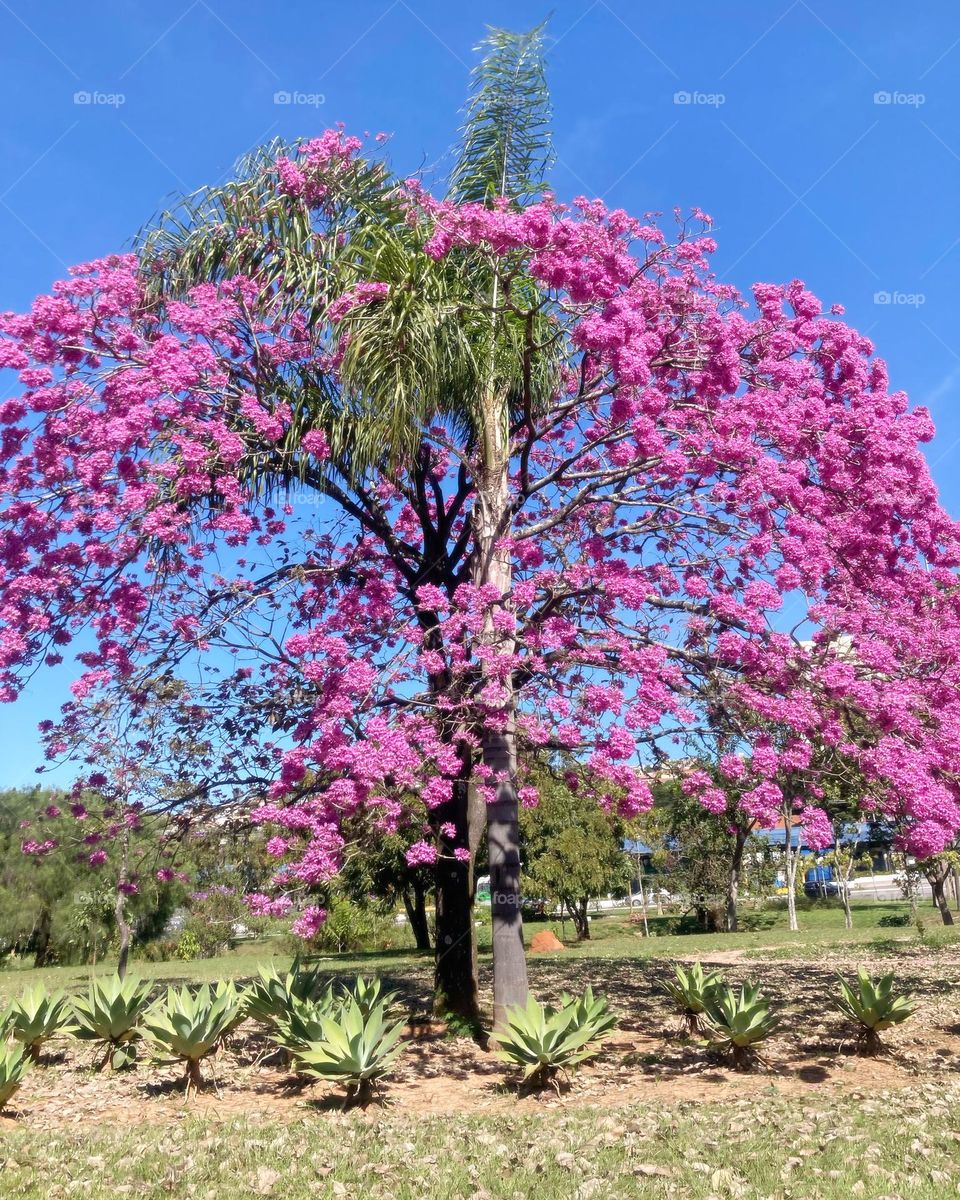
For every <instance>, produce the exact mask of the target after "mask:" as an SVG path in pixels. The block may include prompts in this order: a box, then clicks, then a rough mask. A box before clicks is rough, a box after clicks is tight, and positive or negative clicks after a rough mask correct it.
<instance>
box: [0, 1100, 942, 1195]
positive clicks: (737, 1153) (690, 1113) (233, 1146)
mask: <svg viewBox="0 0 960 1200" xmlns="http://www.w3.org/2000/svg"><path fill="white" fill-rule="evenodd" d="M958 1100H960V1089H957V1088H956V1087H955V1086H954V1087H951V1088H949V1089H946V1090H935V1089H911V1090H907V1091H903V1092H900V1093H897V1094H896V1095H890V1096H888V1095H884V1094H874V1095H867V1094H858V1095H857V1096H852V1097H849V1098H848V1099H845V1100H844V1101H843V1102H838V1101H828V1102H826V1103H820V1102H817V1103H810V1104H805V1105H797V1104H796V1103H795V1102H792V1101H790V1100H788V1099H784V1098H783V1097H780V1096H778V1095H776V1094H775V1093H773V1092H771V1093H770V1094H768V1095H766V1096H765V1097H764V1098H763V1102H762V1103H761V1104H759V1105H758V1104H756V1103H754V1102H752V1101H746V1100H740V1101H736V1100H735V1101H732V1102H730V1103H727V1104H724V1105H718V1104H709V1103H708V1104H695V1103H687V1104H680V1105H677V1106H674V1107H671V1108H669V1109H666V1110H663V1109H655V1108H652V1107H651V1106H649V1105H642V1104H635V1105H631V1106H630V1107H614V1108H579V1109H576V1110H569V1111H567V1110H564V1111H556V1110H550V1109H548V1110H546V1111H544V1112H541V1113H534V1114H527V1113H524V1114H523V1115H522V1116H520V1117H517V1116H511V1115H498V1116H495V1117H483V1116H474V1117H471V1116H463V1115H459V1114H458V1115H457V1117H456V1119H449V1118H443V1117H428V1118H426V1119H423V1120H410V1119H409V1118H400V1117H397V1116H396V1115H393V1114H391V1113H390V1112H389V1111H388V1112H386V1113H376V1114H374V1115H372V1116H370V1115H362V1114H358V1113H356V1114H345V1115H338V1116H335V1117H334V1116H328V1117H326V1118H323V1120H324V1121H325V1123H324V1124H320V1123H319V1122H320V1120H321V1118H318V1116H316V1115H315V1114H308V1115H305V1116H300V1117H298V1118H297V1119H294V1120H291V1121H288V1122H284V1123H278V1122H276V1121H271V1120H267V1121H258V1120H256V1119H251V1118H246V1119H242V1120H226V1121H216V1122H214V1121H209V1120H199V1119H197V1118H194V1117H186V1118H185V1119H184V1120H182V1121H180V1122H178V1123H177V1124H176V1125H175V1126H170V1127H165V1128H153V1129H151V1128H147V1129H144V1128H132V1129H131V1128H127V1129H123V1130H120V1131H109V1130H102V1129H100V1130H94V1131H90V1130H89V1129H86V1130H83V1131H79V1130H71V1129H64V1130H62V1131H60V1132H58V1133H53V1134H46V1135H44V1136H43V1137H42V1138H39V1137H37V1136H30V1135H27V1134H24V1133H15V1134H12V1135H8V1136H7V1140H6V1143H5V1157H6V1161H5V1162H4V1164H3V1169H2V1173H0V1181H2V1182H0V1187H2V1194H3V1196H4V1197H5V1198H7V1197H10V1198H13V1197H23V1198H25V1200H27V1198H30V1200H33V1198H38V1200H39V1198H41V1197H42V1198H44V1200H46V1198H48V1197H49V1198H53V1197H69V1196H82V1197H85V1198H87V1200H114V1198H115V1197H117V1196H134V1197H145V1198H154V1197H155V1198H157V1200H161V1198H164V1197H170V1196H176V1197H181V1196H184V1197H186V1196H196V1197H198V1200H219V1198H220V1197H229V1198H230V1200H246V1198H247V1197H250V1198H253V1197H258V1196H274V1197H277V1200H317V1198H319V1197H360V1196H364V1197H370V1198H371V1200H376V1198H383V1200H424V1198H425V1197H429V1198H430V1200H448V1198H449V1200H454V1198H457V1200H460V1198H466V1197H470V1198H472V1200H500V1198H501V1197H502V1198H503V1200H507V1198H510V1197H516V1198H518V1200H519V1198H527V1197H536V1200H569V1198H571V1197H576V1198H578V1200H580V1198H582V1200H587V1198H588V1197H596V1200H617V1198H618V1197H661V1196H663V1197H668V1196H673V1197H679V1198H682V1200H709V1198H711V1197H713V1198H717V1200H719V1198H721V1197H782V1198H784V1200H787V1198H788V1197H796V1198H797V1200H817V1198H819V1197H823V1198H824V1200H840V1198H841V1197H842V1198H844V1200H846V1198H847V1197H850V1196H854V1197H859V1198H860V1200H881V1198H883V1197H886V1198H887V1200H892V1198H893V1197H904V1198H906V1197H909V1198H910V1200H942V1198H943V1197H945V1196H948V1195H956V1194H957V1192H958V1183H960V1163H958V1160H957V1152H956V1150H957V1142H958V1140H960V1106H958V1103H957V1102H958Z"/></svg>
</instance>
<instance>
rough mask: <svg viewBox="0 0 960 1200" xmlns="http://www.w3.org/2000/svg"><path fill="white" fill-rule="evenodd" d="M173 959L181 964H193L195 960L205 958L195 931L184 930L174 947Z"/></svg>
mask: <svg viewBox="0 0 960 1200" xmlns="http://www.w3.org/2000/svg"><path fill="white" fill-rule="evenodd" d="M173 957H174V958H176V959H179V961H180V962H193V960H194V959H195V958H202V957H203V946H202V945H201V943H200V939H199V937H197V934H196V932H195V930H193V929H184V931H183V933H181V934H180V937H179V939H178V940H177V944H176V946H174V949H173Z"/></svg>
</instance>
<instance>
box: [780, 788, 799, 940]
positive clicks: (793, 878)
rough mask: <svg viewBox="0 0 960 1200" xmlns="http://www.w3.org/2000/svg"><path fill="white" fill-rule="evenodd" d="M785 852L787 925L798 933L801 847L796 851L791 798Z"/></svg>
mask: <svg viewBox="0 0 960 1200" xmlns="http://www.w3.org/2000/svg"><path fill="white" fill-rule="evenodd" d="M783 833H784V838H783V852H784V855H785V858H784V870H785V872H786V878H787V927H788V928H789V930H790V932H791V933H798V932H799V930H800V926H799V925H798V923H797V866H798V864H799V860H800V847H799V846H797V850H796V853H794V850H793V803H792V801H790V800H787V801H785V802H784V805H783Z"/></svg>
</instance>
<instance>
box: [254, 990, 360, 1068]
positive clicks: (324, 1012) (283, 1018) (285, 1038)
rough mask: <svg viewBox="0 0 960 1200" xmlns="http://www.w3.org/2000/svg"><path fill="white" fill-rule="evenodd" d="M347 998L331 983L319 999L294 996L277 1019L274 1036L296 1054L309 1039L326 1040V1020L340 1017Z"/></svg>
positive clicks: (307, 1043) (278, 1042)
mask: <svg viewBox="0 0 960 1200" xmlns="http://www.w3.org/2000/svg"><path fill="white" fill-rule="evenodd" d="M347 1000H348V997H347V996H343V995H341V994H340V993H338V992H336V991H334V989H333V987H332V986H331V987H328V988H326V989H325V990H324V992H323V993H322V994H321V995H320V997H319V998H318V999H316V1000H298V999H297V998H296V997H293V998H292V999H291V1001H290V1005H289V1007H288V1008H287V1010H286V1012H283V1013H280V1014H279V1015H278V1016H277V1018H276V1019H275V1020H274V1023H273V1028H272V1030H271V1037H272V1038H273V1040H274V1041H275V1042H276V1043H277V1045H278V1046H280V1048H281V1049H283V1050H285V1051H286V1052H287V1055H288V1056H291V1055H295V1054H296V1053H297V1052H298V1051H300V1050H302V1049H303V1048H304V1047H305V1046H307V1045H309V1044H310V1042H319V1041H322V1040H323V1038H324V1031H323V1022H324V1021H325V1020H333V1021H336V1020H338V1019H339V1017H340V1016H341V1014H342V1012H343V1008H344V1005H345V1004H346V1003H347ZM358 1007H359V1005H358ZM361 1012H363V1009H362V1008H361ZM363 1015H364V1017H366V1016H369V1012H363Z"/></svg>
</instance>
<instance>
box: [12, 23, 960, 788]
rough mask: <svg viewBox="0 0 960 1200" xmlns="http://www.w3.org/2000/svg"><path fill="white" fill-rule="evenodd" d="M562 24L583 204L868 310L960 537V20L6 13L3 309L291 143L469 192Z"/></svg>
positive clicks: (872, 332)
mask: <svg viewBox="0 0 960 1200" xmlns="http://www.w3.org/2000/svg"><path fill="white" fill-rule="evenodd" d="M548 12H552V17H551V20H550V25H549V31H550V36H551V39H552V46H551V51H550V60H549V61H550V83H551V87H552V91H553V97H554V105H555V121H554V128H555V133H556V145H557V151H558V162H557V165H556V168H555V170H554V173H553V180H552V182H553V185H554V187H555V189H556V191H557V192H558V194H559V195H561V196H562V197H568V196H572V195H576V194H580V193H587V194H589V195H594V196H600V197H602V198H603V199H605V200H606V201H607V202H608V203H611V204H616V205H621V206H623V207H625V208H627V209H629V210H631V211H633V212H638V213H639V212H644V211H648V210H661V211H664V212H667V213H669V212H670V211H671V210H672V209H673V208H674V207H680V208H681V209H688V208H690V207H693V206H699V207H701V208H703V209H705V210H706V211H707V212H709V213H711V214H712V215H713V217H714V219H715V221H716V236H717V239H718V241H719V245H720V250H719V253H718V255H717V257H716V260H715V263H716V269H717V272H718V274H719V275H720V276H721V277H723V278H726V279H729V280H731V281H732V282H734V283H736V284H738V285H739V286H741V287H748V286H749V285H750V284H751V283H753V282H754V281H756V280H774V281H781V280H789V279H792V278H794V277H797V276H799V277H801V278H803V279H805V280H806V281H807V283H808V284H809V286H811V287H812V289H813V290H814V291H815V292H816V293H817V294H818V295H819V296H820V297H821V299H822V300H823V301H824V302H825V303H827V304H830V303H842V304H844V305H845V306H846V309H847V318H848V319H849V320H850V321H852V323H854V324H855V325H857V326H858V327H859V328H861V329H862V330H864V331H865V332H867V333H868V334H869V336H870V337H871V338H873V339H874V341H875V342H876V344H877V347H878V351H879V353H881V354H882V355H883V357H885V358H886V359H887V361H888V362H889V364H890V369H891V378H892V381H893V384H894V386H896V387H901V388H904V389H906V390H907V391H908V392H909V393H910V396H911V398H912V399H913V401H914V402H915V403H920V404H926V405H928V406H930V407H931V409H932V411H933V414H934V418H935V420H936V423H937V427H938V435H937V439H936V441H935V442H934V443H933V445H932V446H931V447H930V449H929V458H930V461H931V464H932V468H933V473H934V476H935V478H936V479H937V482H938V484H939V485H940V488H941V492H942V496H943V500H944V503H945V504H946V506H947V507H948V508H949V509H950V511H951V512H953V513H954V514H955V515H958V516H960V472H958V469H957V468H958V464H960V457H958V456H960V416H958V411H957V399H958V397H960V332H958V328H957V318H956V313H957V295H958V282H960V223H958V221H957V216H956V214H957V210H958V203H957V200H958V196H960V5H957V4H956V3H955V0H926V2H925V3H923V4H917V5H912V6H906V5H904V4H903V3H901V2H898V0H844V3H842V4H836V3H834V4H828V3H827V0H739V2H738V0H726V2H725V3H723V4H719V3H716V2H715V0H714V2H711V3H705V2H703V0H687V3H685V4H683V5H673V6H658V7H656V8H652V7H651V6H648V5H640V4H637V3H632V2H628V0H609V2H607V0H552V2H551V0H544V2H543V3H528V2H527V0H512V2H510V3H492V2H489V0H478V2H476V3H473V4H470V5H462V4H456V3H450V0H353V2H352V3H349V4H343V3H329V2H328V0H312V2H300V0H293V2H288V3H285V4H262V3H253V2H250V0H232V2H230V3H228V2H227V0H193V2H190V0H177V2H173V3H168V4H162V5H158V4H156V3H136V2H132V0H127V2H124V0H99V2H98V3H97V4H96V5H90V4H67V3H64V2H63V0H61V2H59V3H51V2H45V0H31V2H30V3H27V0H0V45H3V47H4V51H5V53H4V63H3V70H2V72H0V105H2V110H3V112H4V114H5V119H4V122H3V126H2V128H0V159H2V167H0V261H2V263H3V271H2V275H0V309H10V308H14V309H16V308H20V307H23V306H24V305H26V304H29V302H30V300H31V299H32V297H33V296H34V295H35V294H36V293H37V292H40V291H45V290H46V289H47V288H48V287H49V285H50V283H51V282H52V281H53V280H54V279H57V278H59V277H60V276H61V275H62V274H63V272H64V270H65V269H66V267H67V265H69V264H70V263H74V262H80V261H83V260H85V259H88V258H91V257H94V256H96V255H100V254H103V253H107V252H109V251H111V250H115V249H118V248H122V247H123V246H125V245H126V244H127V242H128V240H129V238H130V236H131V235H132V234H133V233H134V232H135V231H136V230H137V229H138V228H139V227H140V226H141V225H142V224H143V223H144V222H145V221H146V220H148V219H149V218H150V216H151V215H152V214H153V213H154V212H155V211H156V210H157V209H158V207H160V206H161V205H162V204H163V203H164V202H165V201H166V200H168V199H169V198H171V197H172V196H174V195H176V194H177V193H179V192H182V191H185V190H190V189H192V188H195V187H198V186H200V185H202V184H204V183H210V182H214V181H216V180H217V179H219V178H222V177H223V176H224V175H225V174H226V173H227V172H228V171H229V168H230V166H231V164H232V162H233V161H234V160H235V159H236V158H237V157H238V156H239V155H241V154H243V153H244V152H245V151H246V150H248V149H249V148H250V147H251V146H253V145H256V144H257V143H259V142H262V141H266V140H269V139H270V138H272V137H274V136H277V135H280V136H284V137H289V138H293V137H297V136H300V135H312V134H315V133H317V132H319V131H320V130H322V129H323V128H326V127H327V126H328V125H330V124H333V123H334V122H336V121H343V122H345V124H346V125H347V127H348V129H349V130H351V131H363V130H369V131H370V132H371V133H374V132H379V131H381V130H385V131H388V132H390V133H392V134H393V140H392V143H391V154H392V158H393V161H394V164H395V166H396V167H397V169H398V170H400V171H403V172H405V173H407V172H412V171H415V170H417V169H418V168H421V167H428V168H431V169H436V170H438V171H441V172H442V170H443V167H444V161H445V155H446V154H447V152H448V150H449V147H450V146H451V145H452V144H453V143H454V141H455V138H456V129H457V124H458V109H459V108H460V106H461V104H462V102H463V98H464V95H465V91H466V87H467V79H468V71H469V67H470V65H471V64H472V62H473V61H474V58H473V54H472V47H473V46H474V45H475V43H476V42H477V41H478V39H479V38H480V37H481V36H482V34H483V26H484V25H485V24H496V25H507V26H509V27H511V28H528V27H530V26H532V25H534V24H536V23H538V22H539V21H540V20H542V19H543V17H544V16H546V15H547V13H548ZM284 97H286V99H287V102H286V103H284V102H283V100H284ZM67 678H68V675H67V673H59V674H56V675H54V676H49V675H48V676H46V677H41V678H38V679H37V680H36V681H35V682H34V684H33V685H32V686H31V688H30V690H29V693H28V694H27V695H26V696H25V697H24V698H23V699H22V700H21V701H20V702H18V703H17V704H16V705H15V706H13V707H10V706H7V707H5V709H4V711H3V712H2V713H0V716H2V719H3V726H2V728H3V735H2V743H3V746H2V749H3V760H2V761H3V770H2V773H0V784H24V783H28V782H30V781H31V779H32V777H33V776H32V770H33V767H34V766H35V765H36V764H37V761H38V749H37V739H36V735H35V726H36V722H37V720H38V719H39V717H40V716H41V715H44V714H46V715H50V714H51V712H53V711H55V709H56V708H57V706H58V705H59V703H60V702H61V700H62V699H63V698H64V697H65V689H66V681H67Z"/></svg>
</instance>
